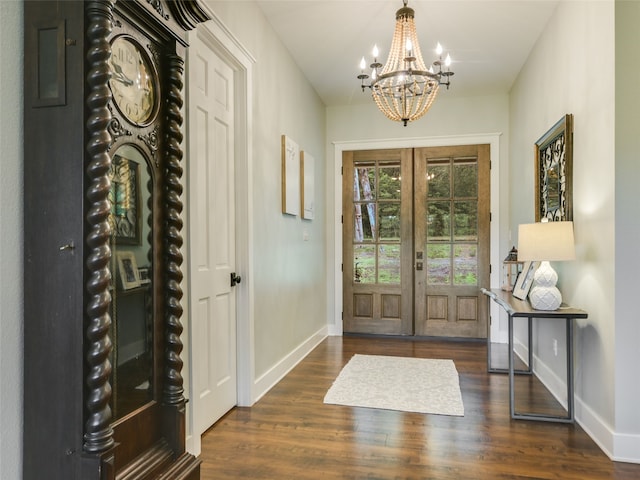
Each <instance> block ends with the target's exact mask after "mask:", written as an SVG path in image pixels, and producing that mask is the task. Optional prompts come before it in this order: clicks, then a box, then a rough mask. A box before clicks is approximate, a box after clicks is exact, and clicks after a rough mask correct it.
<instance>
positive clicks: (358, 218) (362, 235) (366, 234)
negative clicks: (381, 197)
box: [353, 203, 376, 242]
mask: <svg viewBox="0 0 640 480" xmlns="http://www.w3.org/2000/svg"><path fill="white" fill-rule="evenodd" d="M353 208H354V211H353V219H354V226H353V237H354V238H353V241H354V242H371V241H373V240H375V238H376V204H375V203H356V204H355V205H354V206H353Z"/></svg>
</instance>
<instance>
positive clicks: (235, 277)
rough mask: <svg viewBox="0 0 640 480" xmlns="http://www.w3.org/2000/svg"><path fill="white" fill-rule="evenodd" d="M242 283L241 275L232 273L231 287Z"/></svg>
mask: <svg viewBox="0 0 640 480" xmlns="http://www.w3.org/2000/svg"><path fill="white" fill-rule="evenodd" d="M241 281H242V277H241V276H240V275H236V272H231V286H232V287H235V286H236V285H237V284H239V283H240V282H241Z"/></svg>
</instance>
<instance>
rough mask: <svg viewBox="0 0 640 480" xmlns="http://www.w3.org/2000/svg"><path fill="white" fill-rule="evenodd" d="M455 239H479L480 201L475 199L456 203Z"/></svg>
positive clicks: (471, 240)
mask: <svg viewBox="0 0 640 480" xmlns="http://www.w3.org/2000/svg"><path fill="white" fill-rule="evenodd" d="M453 208H454V219H455V222H454V225H453V239H454V241H456V242H458V241H466V242H476V241H477V240H478V202H476V201H475V200H470V201H463V202H455V203H454V206H453Z"/></svg>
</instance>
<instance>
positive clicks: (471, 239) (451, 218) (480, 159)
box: [414, 145, 490, 338]
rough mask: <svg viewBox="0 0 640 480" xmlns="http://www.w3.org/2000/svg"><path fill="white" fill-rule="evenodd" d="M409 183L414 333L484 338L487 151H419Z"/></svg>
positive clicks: (469, 148)
mask: <svg viewBox="0 0 640 480" xmlns="http://www.w3.org/2000/svg"><path fill="white" fill-rule="evenodd" d="M414 179H415V195H414V200H415V204H414V208H415V214H414V215H415V230H414V232H415V250H416V272H415V329H416V335H429V336H431V335H432V336H447V337H473V338H483V337H486V334H487V309H486V308H485V307H483V305H482V304H483V302H484V301H485V299H483V298H482V297H483V296H482V295H479V286H481V285H488V284H489V252H490V249H489V146H488V145H469V146H460V147H438V148H421V149H417V150H416V155H415V163H414ZM418 257H424V258H426V262H424V263H423V268H422V269H420V268H418V262H420V259H419V258H418Z"/></svg>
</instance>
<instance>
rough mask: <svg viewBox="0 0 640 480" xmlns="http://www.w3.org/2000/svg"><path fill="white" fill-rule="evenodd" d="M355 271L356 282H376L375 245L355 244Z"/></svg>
mask: <svg viewBox="0 0 640 480" xmlns="http://www.w3.org/2000/svg"><path fill="white" fill-rule="evenodd" d="M353 272H354V273H353V277H354V278H353V281H354V282H356V283H376V247H375V245H354V247H353Z"/></svg>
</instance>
